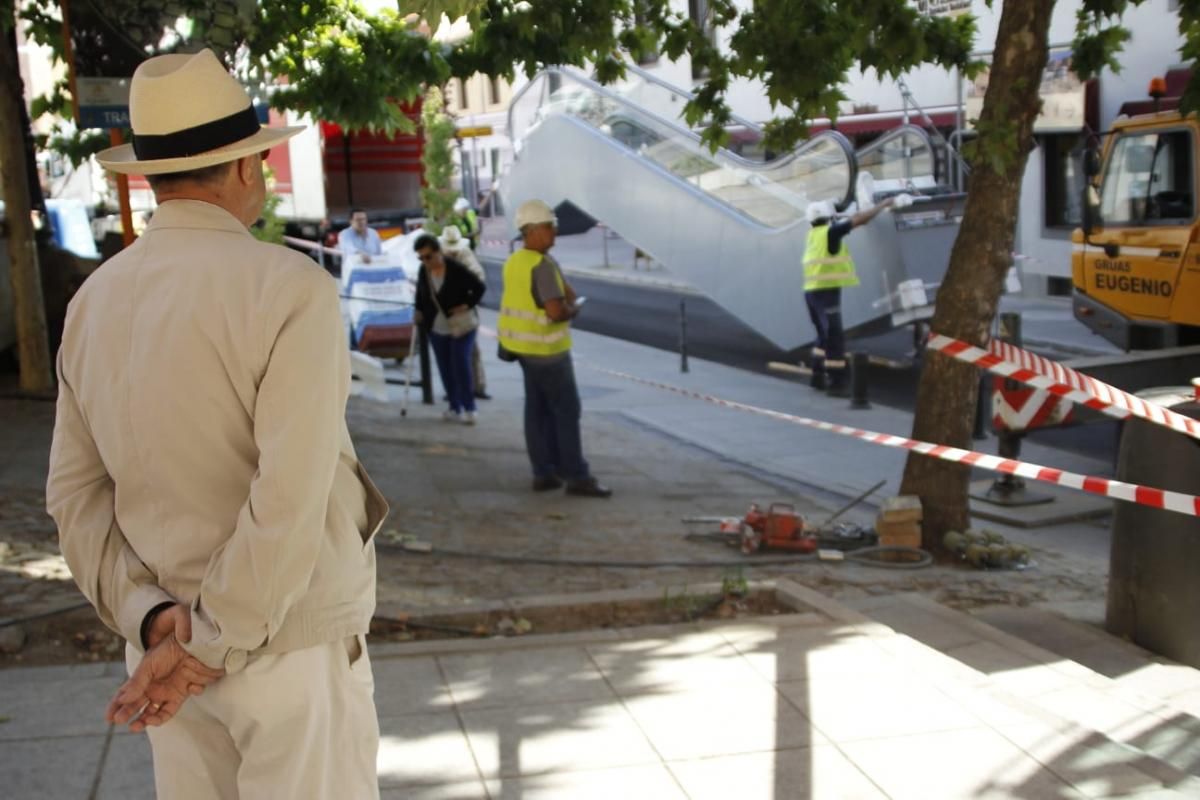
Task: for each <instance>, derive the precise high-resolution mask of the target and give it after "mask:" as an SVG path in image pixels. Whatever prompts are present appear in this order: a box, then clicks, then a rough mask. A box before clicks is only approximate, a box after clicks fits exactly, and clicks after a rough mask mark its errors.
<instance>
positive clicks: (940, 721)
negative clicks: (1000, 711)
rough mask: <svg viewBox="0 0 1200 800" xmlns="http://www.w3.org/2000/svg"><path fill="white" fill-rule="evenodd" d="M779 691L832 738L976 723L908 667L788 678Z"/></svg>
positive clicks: (887, 734)
mask: <svg viewBox="0 0 1200 800" xmlns="http://www.w3.org/2000/svg"><path fill="white" fill-rule="evenodd" d="M779 691H780V692H782V693H783V695H784V696H785V697H787V698H788V700H790V701H791V702H792V704H793V705H795V706H796V707H797V708H798V709H800V711H801V712H803V713H804V715H805V716H806V717H808V719H809V721H810V722H811V723H812V724H813V726H815V727H816V729H817V730H819V731H821V732H822V733H823V734H825V735H826V736H828V737H829V738H830V739H832V740H833V741H835V742H848V741H853V740H855V739H878V738H885V737H892V736H907V735H909V734H917V733H932V732H935V731H946V730H957V729H961V728H974V727H978V725H979V722H978V720H977V719H976V718H975V717H973V716H971V715H970V714H969V713H967V712H966V711H964V710H963V709H962V707H961V706H960V705H959V704H958V703H956V702H955V701H953V700H951V699H950V698H949V697H947V696H946V695H944V694H942V693H941V692H940V691H938V690H937V689H936V688H934V687H933V686H930V685H928V684H926V683H925V682H924V681H923V680H922V679H921V677H920V676H919V675H914V674H912V673H909V672H903V673H900V674H892V675H888V674H880V675H878V676H876V677H875V678H873V679H871V680H863V679H861V678H830V677H824V678H821V679H820V680H809V681H787V682H784V683H780V684H779Z"/></svg>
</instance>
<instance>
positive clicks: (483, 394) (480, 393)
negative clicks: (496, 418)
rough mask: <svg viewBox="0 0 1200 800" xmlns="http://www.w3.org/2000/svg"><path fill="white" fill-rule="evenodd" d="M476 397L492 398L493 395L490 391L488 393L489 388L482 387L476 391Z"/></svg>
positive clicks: (480, 398)
mask: <svg viewBox="0 0 1200 800" xmlns="http://www.w3.org/2000/svg"><path fill="white" fill-rule="evenodd" d="M475 399H477V400H491V399H492V396H491V395H490V394H488V393H487V390H486V389H480V390H479V391H477V392H475Z"/></svg>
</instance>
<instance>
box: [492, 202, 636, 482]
mask: <svg viewBox="0 0 1200 800" xmlns="http://www.w3.org/2000/svg"><path fill="white" fill-rule="evenodd" d="M516 223H517V229H518V230H520V232H521V237H522V239H523V241H524V246H523V247H522V248H521V249H520V250H517V251H516V252H515V253H513V254H512V255H511V256H509V257H508V260H507V261H505V262H504V292H503V296H502V297H501V298H500V318H499V320H498V321H497V324H496V327H497V333H498V334H499V337H500V357H501V358H502V359H504V360H507V361H517V362H518V363H519V364H520V365H521V371H522V373H524V376H525V448H526V450H527V451H528V453H529V462H530V464H531V466H532V467H533V490H534V491H535V492H544V491H550V490H553V489H558V488H561V487H562V486H563V485H564V483H565V484H566V487H567V489H566V491H567V494H571V495H579V496H583V497H609V496H611V495H612V490H611V489H609V488H608V487H607V486H604V485H602V484H601V483H600V482H599V481H597V480H596V479H595V477H593V476H592V474H591V471H590V470H589V468H588V463H587V461H585V460H584V458H583V442H582V437H581V436H580V432H579V417H580V413H581V410H582V409H581V406H580V402H579V390H578V388H577V387H576V385H575V367H574V364H573V363H572V361H571V322H570V321H571V319H572V318H573V317H574V316H575V315H576V314H578V313H579V308H580V306H581V305H582V304H583V298H582V297H577V296H576V295H575V290H574V289H573V288H571V285H570V284H569V283H567V281H566V280H565V279H564V278H563V275H562V270H561V269H560V268H559V266H558V263H557V262H556V261H555V260H554V258H553V257H551V256H550V254H549V252H548V251H549V250H550V248H551V247H553V246H554V239H555V236H556V234H557V228H558V220H557V218H556V217H555V216H554V210H553V209H552V208H550V206H548V205H546V203H544V202H542V201H541V200H530V201H529V202H527V203H523V204H522V205H521V206H520V207H519V208H518V209H517V218H516Z"/></svg>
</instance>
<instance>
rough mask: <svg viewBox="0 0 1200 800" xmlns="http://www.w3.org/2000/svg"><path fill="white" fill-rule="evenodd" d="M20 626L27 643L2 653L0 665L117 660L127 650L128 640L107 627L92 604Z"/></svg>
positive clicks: (84, 662)
mask: <svg viewBox="0 0 1200 800" xmlns="http://www.w3.org/2000/svg"><path fill="white" fill-rule="evenodd" d="M20 627H21V629H22V631H24V634H25V637H24V638H25V643H24V646H23V647H22V648H21V651H20V652H18V653H15V654H6V653H0V668H3V667H45V666H51V665H58V664H86V663H90V662H94V661H118V660H120V659H121V658H122V657H123V653H124V652H125V640H124V639H122V638H121V637H119V636H117V635H116V634H115V633H113V632H112V631H110V630H109V629H108V628H106V627H104V626H103V625H102V624H101V623H100V620H98V619H96V612H95V611H93V610H92V607H91V606H90V605H89V606H85V607H84V608H80V609H76V610H74V611H69V612H67V613H64V614H56V615H54V616H52V617H47V618H45V619H39V620H32V621H30V622H25V623H23V624H21V625H20Z"/></svg>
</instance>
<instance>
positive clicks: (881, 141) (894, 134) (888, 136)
mask: <svg viewBox="0 0 1200 800" xmlns="http://www.w3.org/2000/svg"><path fill="white" fill-rule="evenodd" d="M905 135H908V136H916V137H917V138H918V139H920V140H921V143H922V144H923V145H925V147H926V149H928V150H929V154H930V159H932V158H933V137H931V136H930V135H929V132H928V131H927V130H925V129H924V128H922V127H921V126H919V125H913V124H912V123H905V124H903V125H901V126H900V127H898V128H892V129H891V130H889V131H887V132H886V133H884V134H883V135H882V136H880V137H879V138H878V139H876V140H875V141H873V142H869V143H867V144H864V145H863V146H862V147H860V148H858V150H856V151H855V153H854V155H855V157H856V158H859V157H861V156H864V155H867V154H869V153H872V152H874V151H875V150H882V149H883V147H884V146H885V145H886V144H887V143H888V142H890V141H891V140H892V139H899V138H901V137H903V136H905Z"/></svg>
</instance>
